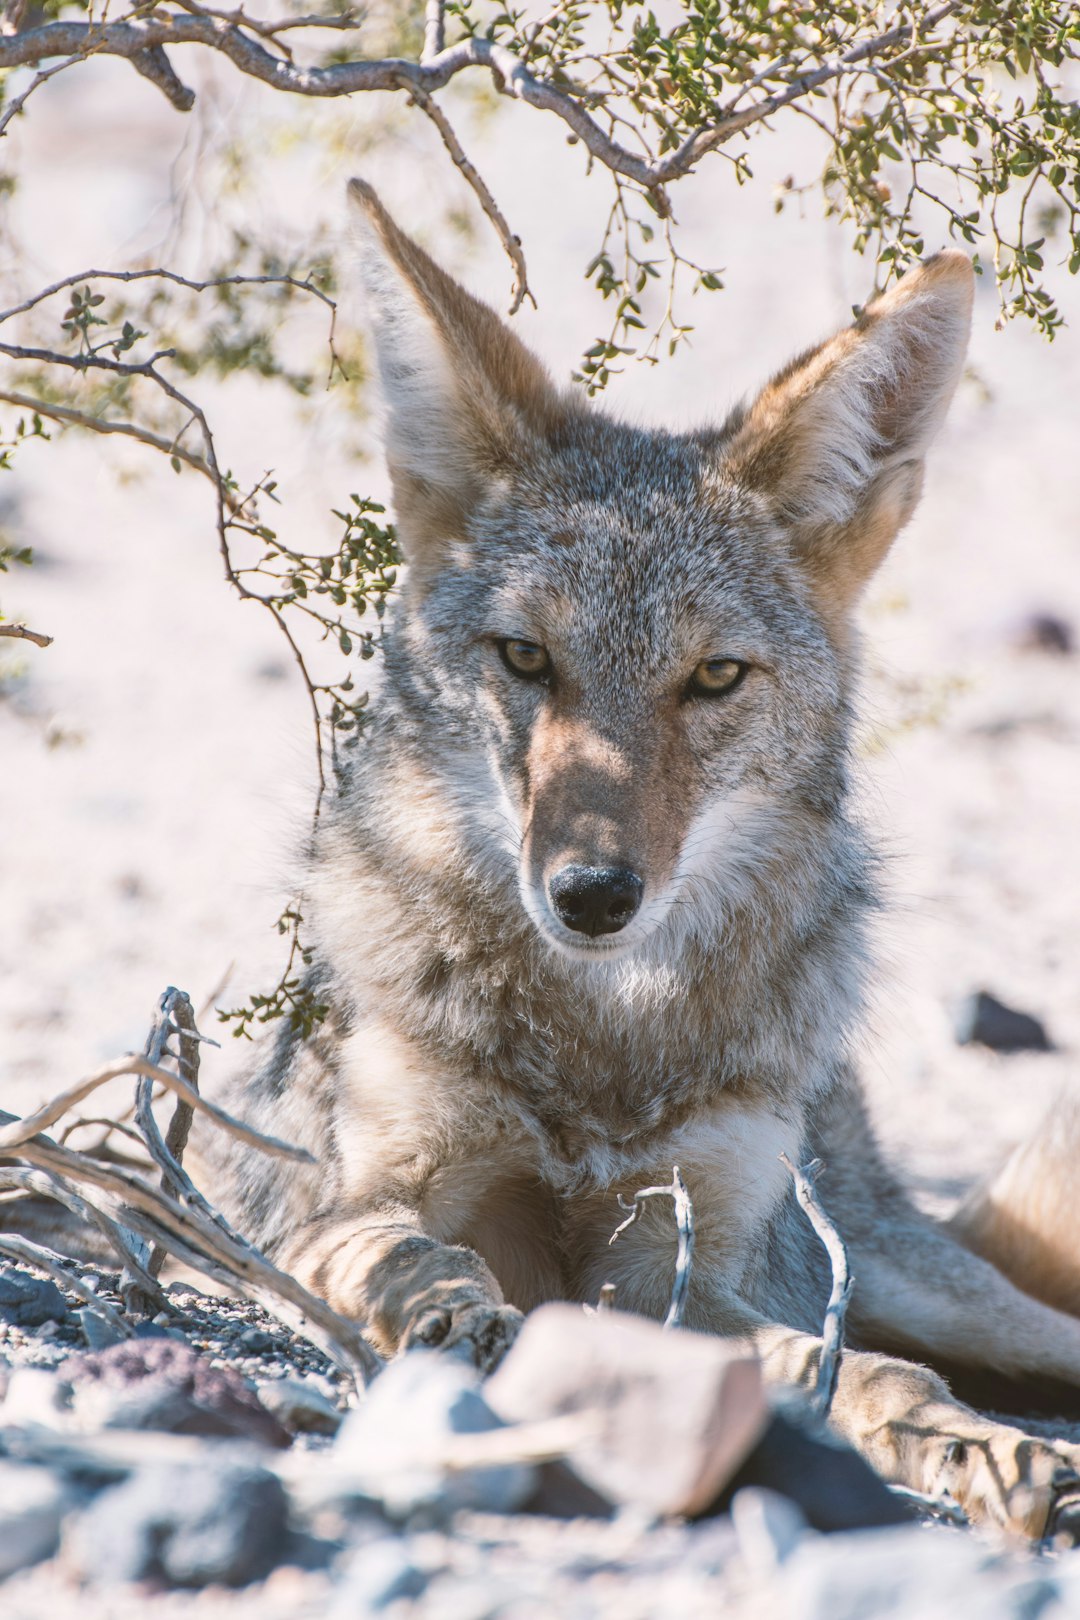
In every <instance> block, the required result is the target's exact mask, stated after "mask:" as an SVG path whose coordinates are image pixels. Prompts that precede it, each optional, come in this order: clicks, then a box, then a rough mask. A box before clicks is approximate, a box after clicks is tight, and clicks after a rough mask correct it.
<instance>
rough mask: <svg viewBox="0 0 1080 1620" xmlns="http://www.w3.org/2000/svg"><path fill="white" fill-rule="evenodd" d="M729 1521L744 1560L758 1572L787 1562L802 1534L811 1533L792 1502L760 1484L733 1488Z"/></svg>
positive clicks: (759, 1573)
mask: <svg viewBox="0 0 1080 1620" xmlns="http://www.w3.org/2000/svg"><path fill="white" fill-rule="evenodd" d="M731 1520H732V1523H733V1524H734V1526H735V1533H736V1535H737V1536H738V1538H739V1552H740V1553H741V1555H742V1558H743V1562H744V1563H745V1564H746V1566H747V1568H748V1569H749V1570H751V1571H753V1572H754V1573H755V1574H758V1575H770V1574H772V1572H773V1571H774V1570H777V1569H779V1568H780V1566H781V1564H786V1563H787V1561H788V1559H789V1558H790V1557H791V1555H792V1553H793V1552H794V1551H795V1549H796V1547H797V1546H798V1545H799V1543H800V1542H801V1541H802V1539H803V1537H804V1536H807V1535H812V1534H813V1533H814V1532H813V1531H812V1530H811V1529H810V1526H809V1525H808V1524H807V1522H806V1520H805V1519H804V1518H803V1516H802V1514H801V1513H800V1512H799V1509H798V1508H797V1507H796V1506H795V1504H794V1502H789V1501H788V1499H787V1497H786V1496H781V1495H779V1493H778V1492H777V1491H769V1490H763V1489H762V1488H761V1487H760V1486H747V1487H746V1488H745V1489H744V1490H741V1491H736V1493H735V1496H734V1498H733V1500H732V1503H731Z"/></svg>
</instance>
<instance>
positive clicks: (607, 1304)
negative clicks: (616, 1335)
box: [597, 1165, 694, 1328]
mask: <svg viewBox="0 0 1080 1620" xmlns="http://www.w3.org/2000/svg"><path fill="white" fill-rule="evenodd" d="M648 1198H670V1199H671V1201H672V1203H673V1204H674V1206H675V1225H676V1227H677V1229H678V1234H679V1247H678V1252H677V1254H676V1257H675V1281H674V1282H673V1284H672V1287H671V1304H670V1305H669V1306H668V1313H667V1315H666V1316H665V1318H664V1326H665V1327H666V1328H673V1327H681V1326H682V1319H683V1314H684V1312H685V1310H686V1297H687V1294H688V1293H689V1291H690V1268H691V1266H692V1265H693V1261H694V1206H693V1204H692V1203H691V1202H690V1194H689V1192H688V1191H687V1190H686V1182H685V1181H684V1180H683V1178H682V1172H681V1171H680V1169H679V1167H678V1165H675V1166H674V1168H673V1169H672V1172H671V1182H670V1185H669V1186H667V1187H642V1188H641V1189H640V1191H638V1192H636V1193H635V1194H634V1196H633V1198H631V1199H629V1200H627V1199H625V1198H624V1197H623V1195H622V1193H619V1195H618V1199H619V1208H620V1209H626V1210H629V1211H630V1213H629V1215H628V1216H627V1218H626V1220H625V1221H623V1222H622V1224H621V1225H619V1226H617V1227H616V1228H615V1230H614V1232H612V1234H611V1236H610V1238H609V1239H608V1246H609V1247H610V1245H611V1244H612V1243H614V1242H615V1239H616V1238H617V1237H618V1236H619V1235H620V1234H621V1233H623V1232H625V1231H626V1229H627V1227H628V1226H633V1224H634V1222H635V1221H636V1220H637V1218H638V1216H639V1215H640V1214H641V1211H642V1208H643V1206H644V1203H645V1200H646V1199H648ZM605 1287H610V1284H606V1285H605ZM600 1292H601V1297H602V1298H603V1294H604V1289H601V1291H600ZM611 1303H612V1301H611V1296H608V1300H607V1301H604V1302H603V1304H602V1305H600V1306H598V1307H597V1308H598V1309H610V1308H611Z"/></svg>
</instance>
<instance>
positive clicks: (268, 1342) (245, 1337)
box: [240, 1327, 274, 1356]
mask: <svg viewBox="0 0 1080 1620" xmlns="http://www.w3.org/2000/svg"><path fill="white" fill-rule="evenodd" d="M240 1348H241V1349H242V1350H244V1351H246V1352H247V1354H248V1355H249V1356H261V1355H265V1353H266V1351H267V1350H272V1349H273V1348H274V1336H273V1334H272V1333H266V1332H264V1330H263V1329H262V1328H257V1327H249V1328H245V1329H244V1331H243V1333H241V1335H240Z"/></svg>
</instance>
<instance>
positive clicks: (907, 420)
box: [724, 252, 974, 623]
mask: <svg viewBox="0 0 1080 1620" xmlns="http://www.w3.org/2000/svg"><path fill="white" fill-rule="evenodd" d="M973 285H974V281H973V274H972V269H971V264H970V262H969V261H968V259H967V258H966V257H965V256H964V254H962V253H956V252H948V253H939V254H938V255H937V256H936V257H935V258H932V259H928V260H927V261H926V263H925V264H922V265H918V266H916V267H915V268H914V269H912V270H909V271H908V273H907V275H906V276H904V277H903V279H902V280H901V281H899V282H898V283H897V284H896V285H895V286H894V287H893V288H891V289H890V291H889V292H887V293H886V294H885V296H884V297H882V298H879V299H877V300H876V301H875V302H874V303H872V304H871V305H869V307H868V308H867V309H866V310H865V312H864V313H863V315H862V316H861V317H860V319H859V320H858V321H856V323H855V325H854V326H852V327H850V328H849V329H848V330H847V331H845V332H841V333H839V334H838V335H837V336H836V337H834V338H831V339H830V340H829V341H828V342H827V343H824V344H822V345H821V347H820V348H817V349H813V350H811V351H810V352H809V353H807V354H804V355H801V356H800V357H799V358H798V359H797V360H794V361H793V362H792V363H791V365H789V366H788V367H787V368H786V370H784V371H782V372H780V374H779V375H778V376H776V377H774V378H773V380H772V382H770V383H769V384H768V385H767V387H766V388H765V389H764V390H763V391H762V393H761V394H760V395H759V396H758V398H757V399H756V400H755V401H754V402H753V404H752V405H751V406H750V407H749V409H748V410H746V411H745V412H744V413H743V414H742V415H741V417H740V418H739V419H738V420H737V421H736V422H735V424H734V431H733V433H732V434H731V436H730V437H729V438H728V439H727V441H726V444H725V446H724V451H725V454H724V464H725V467H726V469H727V470H728V471H729V472H730V473H732V474H733V476H734V477H736V478H737V479H738V481H739V482H740V483H741V484H743V485H744V486H747V487H749V488H751V489H754V490H756V491H757V492H758V493H760V494H761V495H762V496H764V497H765V499H766V500H767V501H768V502H769V503H770V505H771V506H772V507H773V509H774V511H775V512H776V515H777V517H778V518H779V519H780V521H781V522H782V523H783V524H784V525H785V527H786V528H787V530H788V533H789V534H790V536H791V542H792V545H793V547H794V550H795V553H796V555H797V557H798V558H799V560H800V561H801V562H802V563H803V565H804V567H805V568H806V570H807V572H808V573H809V575H810V579H811V583H812V586H813V588H814V591H815V594H816V596H817V597H818V600H819V603H820V605H821V607H822V609H823V611H824V612H825V614H826V617H827V618H828V619H830V620H833V621H834V622H836V623H840V622H842V621H843V619H844V618H845V617H846V614H847V610H848V609H849V608H850V607H851V606H852V604H853V602H854V600H855V598H856V597H857V595H858V593H859V591H860V590H861V589H862V587H863V586H864V585H865V584H866V582H867V580H868V579H869V578H870V576H871V574H872V573H873V572H874V570H875V569H876V568H877V566H878V564H879V563H880V562H881V561H882V559H883V557H884V556H885V553H886V552H887V551H888V549H889V546H890V545H891V544H892V541H893V538H894V537H895V535H896V534H897V532H898V531H899V529H900V528H902V526H903V525H904V524H905V523H906V522H907V520H908V518H909V517H910V516H911V514H912V512H913V511H914V510H915V506H916V503H917V501H918V498H919V493H920V490H921V488H922V476H923V462H924V457H925V455H926V450H927V447H928V446H929V444H930V441H931V440H932V439H933V437H934V434H935V433H936V432H937V430H938V428H939V426H940V425H941V421H942V419H943V417H944V415H945V412H946V409H947V408H948V404H949V401H950V399H951V398H952V395H953V391H954V389H955V387H956V384H957V382H958V380H959V377H960V371H961V367H962V365H963V361H964V353H965V351H966V349H967V341H968V331H969V328H970V325H971V303H972V291H973Z"/></svg>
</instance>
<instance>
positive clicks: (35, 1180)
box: [0, 1165, 176, 1312]
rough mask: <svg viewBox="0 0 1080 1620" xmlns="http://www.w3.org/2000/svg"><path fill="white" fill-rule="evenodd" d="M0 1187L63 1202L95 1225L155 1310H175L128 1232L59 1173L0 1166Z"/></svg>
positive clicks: (77, 1216) (58, 1202)
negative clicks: (144, 1266)
mask: <svg viewBox="0 0 1080 1620" xmlns="http://www.w3.org/2000/svg"><path fill="white" fill-rule="evenodd" d="M0 1187H7V1188H12V1189H15V1190H17V1191H19V1192H21V1193H23V1194H24V1196H26V1195H28V1196H34V1197H38V1198H51V1199H52V1200H53V1202H54V1203H57V1204H62V1205H63V1206H64V1208H65V1209H67V1210H70V1212H71V1214H72V1215H74V1216H75V1218H76V1219H77V1220H80V1221H84V1222H85V1223H86V1225H88V1226H93V1227H95V1228H96V1230H97V1231H99V1232H100V1233H101V1235H102V1237H103V1238H104V1239H105V1241H106V1242H107V1243H108V1244H109V1245H110V1246H111V1247H112V1248H113V1249H115V1251H116V1254H117V1256H118V1258H119V1260H120V1264H121V1266H123V1267H124V1268H125V1269H126V1270H128V1271H130V1272H132V1273H133V1275H134V1276H135V1277H137V1278H138V1281H139V1284H140V1286H141V1287H142V1290H143V1293H144V1294H145V1295H146V1297H147V1298H148V1299H149V1300H151V1301H152V1302H153V1306H154V1309H155V1310H158V1311H162V1310H165V1311H171V1312H175V1310H176V1306H175V1305H174V1304H173V1302H172V1300H170V1298H169V1296H168V1295H167V1294H166V1293H163V1292H162V1290H161V1288H160V1287H159V1286H158V1284H157V1282H156V1281H155V1279H154V1278H153V1277H151V1275H150V1273H149V1272H148V1271H146V1270H145V1268H143V1265H142V1261H141V1260H140V1259H139V1256H138V1254H137V1253H136V1252H135V1250H134V1249H133V1248H132V1246H131V1241H130V1238H129V1237H128V1235H127V1234H126V1233H125V1232H124V1231H123V1229H122V1228H121V1227H119V1226H118V1225H117V1224H116V1222H115V1221H114V1220H112V1219H111V1218H110V1217H109V1216H108V1215H106V1214H105V1213H104V1212H103V1211H102V1210H100V1209H98V1208H97V1206H96V1205H95V1204H90V1203H88V1202H87V1201H86V1199H85V1198H82V1197H80V1196H79V1194H78V1193H77V1192H76V1191H75V1189H74V1188H73V1187H72V1186H71V1185H70V1183H69V1182H68V1181H66V1180H65V1179H64V1178H63V1177H62V1176H58V1175H55V1174H54V1173H53V1172H52V1171H49V1170H40V1169H31V1168H30V1167H28V1166H3V1165H0Z"/></svg>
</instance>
